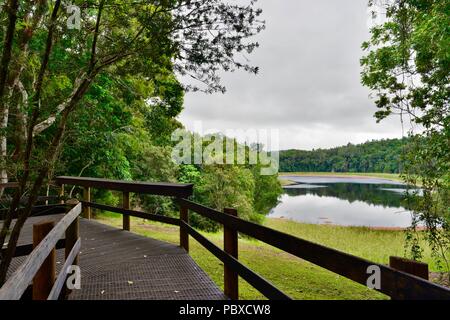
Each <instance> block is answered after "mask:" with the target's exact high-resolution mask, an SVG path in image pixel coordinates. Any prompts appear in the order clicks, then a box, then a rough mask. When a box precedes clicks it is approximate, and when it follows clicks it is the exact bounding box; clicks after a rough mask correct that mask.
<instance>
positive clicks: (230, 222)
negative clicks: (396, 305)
mask: <svg viewBox="0 0 450 320" xmlns="http://www.w3.org/2000/svg"><path fill="white" fill-rule="evenodd" d="M55 182H56V183H57V184H59V185H61V186H63V185H64V184H70V185H76V186H81V187H83V188H84V190H85V192H84V200H83V205H84V206H85V209H84V210H85V217H87V218H90V212H89V213H87V211H86V208H96V209H100V210H105V211H111V212H116V213H120V214H122V215H123V217H124V220H123V228H124V229H125V230H129V229H130V224H129V217H130V216H132V217H139V218H143V219H148V220H153V221H159V222H163V223H167V224H171V225H176V226H179V227H180V246H181V247H183V248H184V249H185V250H186V251H187V252H189V236H191V237H193V238H194V239H195V240H197V241H198V242H199V243H200V244H201V245H203V246H204V247H205V248H206V249H207V250H208V251H210V252H211V253H212V254H213V255H215V256H216V257H217V258H218V259H220V260H221V261H222V262H223V263H224V268H225V270H224V271H225V272H224V292H225V294H226V295H227V296H228V297H230V298H231V299H238V296H239V294H238V276H241V277H242V278H243V279H244V280H246V281H247V282H248V283H249V284H250V285H252V286H253V287H254V288H256V289H257V290H259V291H260V292H261V293H262V294H264V295H265V296H266V297H267V298H269V299H290V297H289V296H288V295H286V294H285V293H283V292H282V291H281V290H279V289H278V288H276V287H275V286H274V285H273V284H272V283H270V282H269V281H267V280H266V279H264V278H263V277H261V276H260V275H258V274H257V273H256V272H254V271H252V270H251V269H249V268H248V267H246V266H245V265H244V264H242V263H241V262H240V261H239V259H238V233H242V234H246V235H248V236H250V237H253V238H255V239H257V240H260V241H262V242H264V243H266V244H269V245H271V246H273V247H276V248H278V249H281V250H283V251H285V252H288V253H290V254H292V255H294V256H296V257H299V258H301V259H304V260H306V261H309V262H311V263H313V264H315V265H318V266H320V267H322V268H325V269H327V270H330V271H332V272H334V273H336V274H339V275H341V276H344V277H346V278H348V279H351V280H353V281H355V282H358V283H360V284H362V285H367V280H368V277H369V276H370V274H369V273H368V269H369V267H373V266H376V267H377V268H379V269H378V270H379V271H380V285H381V287H380V288H376V289H375V290H378V291H379V292H382V293H384V294H386V295H388V296H390V297H392V298H393V299H450V290H449V289H448V288H446V287H443V286H439V285H437V284H434V283H432V282H430V281H427V280H425V279H422V278H420V277H417V276H415V275H412V274H408V273H406V272H402V271H400V270H396V269H394V268H392V267H389V266H386V265H382V264H378V263H374V262H371V261H368V260H365V259H362V258H359V257H356V256H353V255H350V254H347V253H344V252H341V251H338V250H335V249H332V248H329V247H325V246H322V245H319V244H316V243H313V242H310V241H307V240H303V239H300V238H297V237H295V236H292V235H289V234H286V233H283V232H280V231H276V230H273V229H270V228H267V227H264V226H261V225H258V224H255V223H252V222H249V221H245V220H242V219H240V218H238V217H237V212H236V210H234V209H225V210H224V211H225V212H220V211H217V210H214V209H211V208H208V207H205V206H203V205H201V204H198V203H195V202H193V201H190V200H188V199H187V198H188V197H189V196H191V195H192V190H193V186H192V185H191V184H169V183H143V182H128V181H112V180H105V179H93V178H72V177H57V178H56V179H55ZM90 188H102V189H109V190H116V191H122V192H123V193H124V202H123V205H122V208H118V207H113V206H108V205H104V204H98V203H95V202H92V201H91V198H90ZM130 192H135V193H144V194H156V195H163V196H170V197H174V198H175V199H176V202H177V203H178V204H179V208H180V218H179V219H177V218H172V217H167V216H163V215H157V214H150V213H145V212H140V211H135V210H131V209H130V204H129V193H130ZM189 212H195V213H197V214H199V215H201V216H203V217H206V218H208V219H211V220H213V221H215V222H218V223H220V224H222V225H223V230H224V249H221V248H219V247H218V246H217V245H215V244H214V243H213V242H211V241H210V240H208V239H207V238H206V237H205V236H203V235H202V234H201V233H199V232H198V231H197V230H195V229H194V228H193V227H192V226H191V225H190V224H189ZM274 272H276V271H274Z"/></svg>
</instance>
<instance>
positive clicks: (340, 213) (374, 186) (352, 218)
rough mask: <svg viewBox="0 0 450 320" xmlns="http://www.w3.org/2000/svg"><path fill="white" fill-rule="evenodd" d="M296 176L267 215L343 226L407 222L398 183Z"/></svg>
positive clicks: (385, 224) (403, 189)
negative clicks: (294, 182) (294, 180)
mask: <svg viewBox="0 0 450 320" xmlns="http://www.w3.org/2000/svg"><path fill="white" fill-rule="evenodd" d="M304 178H307V179H304ZM340 179H341V180H340ZM291 180H293V179H291ZM296 180H297V181H296V182H297V183H298V184H296V185H293V186H288V187H286V188H285V193H284V195H283V196H282V197H281V200H280V203H279V204H278V205H277V206H276V207H275V208H274V209H272V211H271V213H270V216H271V217H283V218H289V219H293V220H297V221H301V222H307V223H315V224H337V225H347V226H348V225H352V226H371V227H394V228H395V227H400V228H404V227H408V226H410V224H411V213H410V212H409V211H408V210H407V209H406V208H407V207H408V206H407V205H406V202H405V200H404V198H405V197H404V191H405V186H404V185H403V184H401V183H389V184H388V183H386V181H388V180H384V179H350V182H349V179H348V178H333V179H329V178H323V177H318V178H316V179H314V177H301V178H300V177H299V178H298V179H296ZM330 180H331V181H330ZM388 182H389V181H388Z"/></svg>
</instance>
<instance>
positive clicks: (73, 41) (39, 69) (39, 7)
mask: <svg viewBox="0 0 450 320" xmlns="http://www.w3.org/2000/svg"><path fill="white" fill-rule="evenodd" d="M73 4H74V5H76V6H78V7H79V8H80V9H81V16H80V19H81V21H80V24H81V26H82V27H81V28H80V30H76V29H75V30H68V28H67V16H66V15H65V13H64V12H65V10H64V9H65V5H64V3H62V1H61V0H55V1H47V0H34V1H19V0H7V1H5V2H4V6H3V9H4V10H3V11H2V12H1V13H0V20H1V21H2V22H3V24H4V25H6V28H5V29H3V28H2V29H0V36H1V39H2V40H3V41H2V45H1V47H0V49H1V52H2V54H1V63H0V119H2V121H0V125H1V127H0V133H1V168H0V169H1V174H2V177H1V178H2V182H6V181H8V179H10V178H11V177H14V179H15V180H17V181H18V182H19V188H18V189H17V190H16V192H15V194H14V197H13V200H12V202H11V204H10V206H9V210H8V213H7V215H6V218H5V220H4V224H3V228H2V230H1V233H0V245H1V246H3V244H4V243H5V239H6V236H7V235H8V233H10V237H9V241H8V246H7V250H6V253H5V255H4V256H2V257H1V263H0V285H1V284H2V283H3V282H4V280H5V277H6V272H7V270H8V266H9V264H10V262H11V259H12V257H13V255H14V251H15V248H16V245H17V240H18V237H19V234H20V231H21V229H22V227H23V225H24V223H25V221H26V219H27V218H28V216H29V215H30V212H31V209H32V207H33V205H34V204H35V202H36V199H37V196H38V194H39V192H40V190H41V187H42V185H43V184H44V182H45V180H46V179H47V178H48V175H49V172H50V171H51V170H52V168H53V166H54V164H55V161H56V160H57V157H58V154H59V151H60V150H61V147H62V145H63V141H64V136H65V133H66V128H67V126H68V124H70V120H71V117H72V116H73V115H74V113H75V111H76V110H77V109H78V108H79V107H80V105H84V103H86V101H87V99H86V94H87V93H88V92H89V91H90V90H91V88H92V86H93V85H95V84H96V83H98V81H99V77H104V76H105V75H108V74H109V75H111V74H114V76H115V77H120V78H122V79H123V78H126V77H127V75H134V76H139V77H141V78H142V79H146V80H149V79H158V77H161V76H164V75H167V74H170V73H173V72H177V73H179V74H181V75H187V76H190V77H192V78H194V79H196V80H197V81H199V84H194V85H193V84H190V85H188V86H186V87H187V88H189V89H193V90H204V91H208V92H212V91H217V90H219V91H224V88H223V86H222V85H221V84H220V78H219V77H218V75H217V74H218V71H220V70H225V71H234V70H235V69H244V70H246V71H249V72H257V71H258V69H257V68H256V67H252V66H250V65H249V64H247V63H246V62H241V61H240V60H239V59H238V54H241V53H251V52H252V51H253V49H254V48H256V47H257V43H256V42H252V41H251V40H250V37H251V36H252V35H254V34H256V33H258V32H259V31H261V30H262V29H263V28H264V23H263V22H262V21H259V20H258V16H259V15H260V13H261V10H259V9H255V8H254V4H255V1H250V3H249V4H248V5H229V4H228V3H227V2H225V1H222V0H178V1H176V0H164V1H155V0H147V1H145V0H141V1H133V2H129V1H123V0H96V1H94V0H85V1H81V0H78V1H74V2H73ZM202 86H203V87H202ZM147 98H150V97H147ZM10 114H13V115H14V117H9V115H10ZM23 146H25V147H23ZM25 193H27V194H28V198H27V201H26V205H25V206H24V207H20V206H19V202H20V199H22V198H23V195H24V194H25ZM15 214H17V215H18V219H17V222H16V223H15V225H14V227H13V229H12V230H11V231H10V230H9V229H10V226H11V221H12V217H13V216H14V215H15Z"/></svg>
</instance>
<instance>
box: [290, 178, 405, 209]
mask: <svg viewBox="0 0 450 320" xmlns="http://www.w3.org/2000/svg"><path fill="white" fill-rule="evenodd" d="M320 185H321V186H325V187H323V188H322V187H321V188H314V187H313V188H286V189H285V193H286V194H288V195H290V196H298V195H305V194H313V195H318V196H319V197H334V198H339V199H344V200H347V201H349V202H350V203H352V202H354V201H364V202H366V203H369V204H373V205H381V206H383V207H391V208H400V207H404V208H408V207H410V206H408V205H407V203H406V200H405V195H404V194H403V193H402V192H394V191H389V190H383V189H382V188H390V189H398V186H397V185H388V184H359V183H321V184H320Z"/></svg>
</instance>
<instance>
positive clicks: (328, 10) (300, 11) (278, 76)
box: [180, 0, 401, 149]
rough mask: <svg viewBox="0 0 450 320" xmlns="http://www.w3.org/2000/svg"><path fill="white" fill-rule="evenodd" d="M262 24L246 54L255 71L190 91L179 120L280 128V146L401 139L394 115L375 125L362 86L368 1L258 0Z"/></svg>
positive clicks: (222, 127)
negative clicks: (207, 90)
mask: <svg viewBox="0 0 450 320" xmlns="http://www.w3.org/2000/svg"><path fill="white" fill-rule="evenodd" d="M259 6H260V7H262V9H263V10H264V19H265V20H266V21H267V29H266V30H265V31H264V32H263V33H262V34H261V35H259V36H258V41H259V43H260V48H259V49H258V50H257V51H256V52H255V53H254V54H252V55H251V56H250V59H251V61H252V63H254V64H256V65H258V66H259V67H260V68H261V72H260V74H259V75H257V76H255V75H251V74H246V73H243V72H236V73H232V74H224V75H223V77H222V78H223V82H224V84H225V85H226V86H227V89H228V92H227V93H226V94H225V95H222V94H213V95H205V94H201V93H188V94H187V95H186V103H185V110H184V111H183V113H182V115H181V117H180V120H181V121H182V122H183V123H184V124H185V125H186V126H187V128H188V129H192V128H193V123H194V121H198V120H200V121H202V122H203V125H204V127H211V128H217V129H218V130H223V131H224V130H226V129H228V128H270V127H272V128H279V129H280V135H281V143H280V144H281V147H282V148H308V149H310V148H317V147H330V146H334V145H341V144H346V143H348V142H353V143H358V142H364V141H365V140H369V139H374V138H387V137H399V136H400V135H401V128H400V123H399V122H398V120H390V121H387V122H385V123H382V124H376V123H375V120H374V118H373V113H374V112H375V107H374V104H373V102H371V101H370V100H369V98H368V95H369V92H368V90H367V89H366V88H363V87H362V85H361V84H360V71H361V69H360V66H359V59H360V58H361V56H362V50H361V49H360V47H361V43H362V42H363V41H365V40H366V39H367V38H368V36H369V33H368V30H367V18H368V14H367V1H359V0H339V1H336V0H317V1H312V0H309V1H306V0H277V1H275V0H260V1H259Z"/></svg>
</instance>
